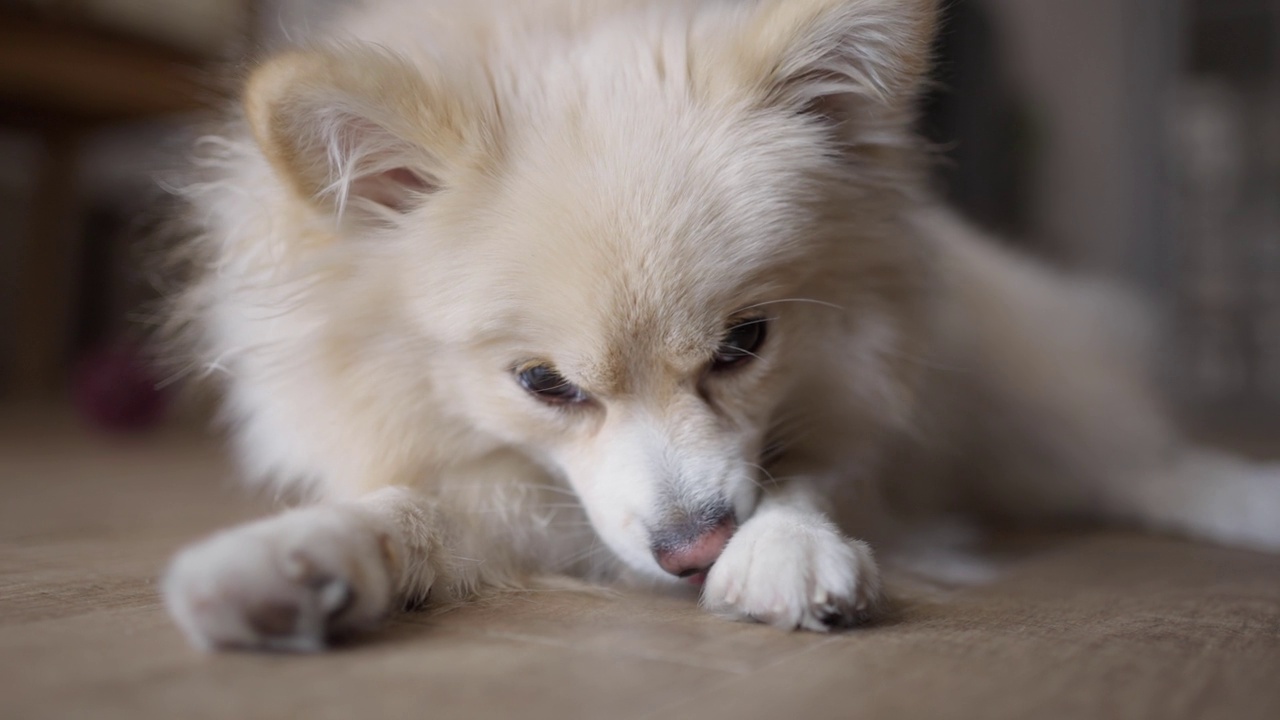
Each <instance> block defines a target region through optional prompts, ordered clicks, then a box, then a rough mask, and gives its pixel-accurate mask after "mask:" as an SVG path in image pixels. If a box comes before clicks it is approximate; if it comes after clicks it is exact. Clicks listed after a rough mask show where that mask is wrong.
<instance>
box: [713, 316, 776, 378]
mask: <svg viewBox="0 0 1280 720" xmlns="http://www.w3.org/2000/svg"><path fill="white" fill-rule="evenodd" d="M768 328H769V320H768V318H751V319H748V320H742V321H739V322H737V323H734V324H733V325H730V326H729V329H728V331H726V332H725V336H724V340H721V341H720V347H718V348H716V354H715V356H714V357H713V358H712V360H711V369H712V370H713V371H720V370H728V369H730V368H734V367H737V366H739V365H742V364H743V363H745V362H747V361H748V360H751V359H752V358H757V357H759V355H756V351H757V350H759V349H760V347H761V346H762V345H764V339H765V335H766V334H767V331H768Z"/></svg>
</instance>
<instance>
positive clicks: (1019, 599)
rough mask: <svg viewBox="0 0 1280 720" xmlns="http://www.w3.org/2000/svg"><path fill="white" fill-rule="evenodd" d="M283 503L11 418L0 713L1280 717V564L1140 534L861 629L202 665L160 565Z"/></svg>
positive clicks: (204, 454) (384, 646)
mask: <svg viewBox="0 0 1280 720" xmlns="http://www.w3.org/2000/svg"><path fill="white" fill-rule="evenodd" d="M265 511H266V506H265V505H264V504H254V503H252V502H249V501H247V500H246V499H245V498H244V497H243V496H242V495H241V494H239V493H238V492H237V491H236V490H235V488H234V486H233V485H232V484H231V482H230V480H229V471H228V470H227V465H226V463H225V460H224V459H223V458H222V457H221V455H220V454H219V453H218V452H217V450H216V446H215V445H214V444H212V443H211V442H210V441H208V440H207V439H203V438H200V437H198V436H197V435H194V434H192V433H182V432H177V431H172V432H167V433H165V434H163V435H162V436H159V437H149V438H146V439H134V440H109V439H105V438H102V437H96V436H93V435H90V434H88V433H86V432H84V431H82V430H78V429H77V428H76V426H75V424H74V423H71V422H69V421H67V420H66V419H65V418H63V417H60V416H58V415H48V414H38V413H31V412H26V413H13V412H11V413H9V414H7V415H6V416H4V419H3V420H0V717H3V718H9V719H12V718H80V717H84V718H130V719H133V720H137V719H140V718H166V719H168V718H205V717H208V718H236V719H240V718H258V717H272V718H276V717H278V718H344V719H347V718H358V719H363V718H375V717H415V718H467V719H469V720H483V719H484V718H521V719H522V720H539V719H540V718H609V719H612V718H643V717H653V718H685V717H689V718H701V719H705V720H716V719H718V718H757V717H759V718H804V719H806V720H808V719H811V718H860V717H866V718H898V717H904V718H975V719H978V718H981V719H983V720H990V719H995V718H1050V719H1052V718H1082V719H1083V718H1089V719H1101V718H1158V719H1160V720H1172V719H1175V718H1224V719H1225V718H1230V719H1232V720H1240V719H1242V718H1266V719H1268V720H1275V719H1276V718H1280V558H1277V557H1269V556H1266V555H1260V554H1253V553H1246V552H1236V551H1229V550H1223V549H1216V548H1209V547H1201V546H1196V545H1191V544H1187V543H1182V542H1178V541H1172V540H1164V539H1156V538H1148V537H1142V536H1137V535H1131V534H1094V535H1085V536H1072V537H1066V538H1058V539H1056V540H1052V541H1045V542H1039V543H1035V544H1034V549H1033V550H1030V551H1028V552H1025V553H1023V554H1022V555H1020V556H1019V557H1017V558H1016V559H1013V560H1011V561H1010V562H1009V564H1008V567H1007V569H1006V571H1005V573H1004V574H1003V576H1002V577H1001V579H999V580H998V581H996V582H995V583H994V584H991V585H988V586H986V587H982V588H980V589H968V590H962V591H956V592H954V593H952V594H950V595H949V596H946V597H945V598H941V599H936V600H933V601H928V602H924V601H917V602H914V603H910V604H904V605H903V606H902V607H900V608H899V610H898V611H897V612H896V613H895V615H894V616H893V617H892V618H890V619H889V620H887V621H886V622H883V623H881V624H880V625H878V626H876V627H872V628H866V629H862V630H858V631H854V632H851V633H848V634H845V635H840V636H821V635H802V634H784V633H780V632H777V631H774V630H771V629H769V628H764V627H759V626H753V625H747V624H733V623H726V622H723V621H720V620H717V619H714V618H709V617H705V616H703V615H702V614H700V613H699V612H697V610H696V608H694V607H692V606H691V605H690V604H688V603H685V602H682V601H680V600H676V599H670V598H651V597H640V596H633V597H618V598H609V597H591V596H583V595H579V594H575V593H566V592H554V591H548V592H541V593H529V594H525V595H521V596H518V597H512V598H507V599H504V600H501V601H496V602H493V603H490V604H488V605H486V606H484V607H473V608H468V609H464V610H458V611H455V612H451V613H446V614H443V615H436V616H432V615H430V614H415V615H406V616H403V617H401V618H399V619H398V620H396V621H395V622H394V623H393V624H392V625H391V626H390V627H389V628H387V629H386V630H385V631H384V632H382V633H380V634H379V635H377V636H376V637H373V638H369V639H368V641H367V642H363V643H360V644H357V645H353V646H350V647H347V648H344V649H342V650H340V651H337V652H333V653H330V654H327V655H320V656H312V657H282V656H259V655H243V654H241V655H220V656H202V655H199V654H197V653H195V652H193V651H191V650H190V649H188V648H187V646H186V645H185V644H184V643H183V641H182V639H181V638H180V637H179V636H178V633H177V632H176V631H175V630H174V628H173V627H172V626H171V625H170V623H169V621H168V618H167V617H166V616H165V614H164V612H163V610H162V608H161V607H160V603H159V601H158V599H157V597H156V594H155V577H156V573H157V570H158V569H159V568H160V567H161V566H162V564H163V562H164V561H165V559H166V558H167V557H168V555H169V554H170V552H171V551H172V550H173V549H174V548H175V547H176V546H178V545H179V544H180V543H182V542H185V541H187V540H190V539H193V538H195V537H197V536H199V535H201V534H203V533H205V532H207V531H209V530H212V529H215V528H217V527H220V526H222V525H225V524H227V523H230V522H232V521H235V520H237V519H241V518H247V517H251V516H253V515H255V514H259V513H262V512H265Z"/></svg>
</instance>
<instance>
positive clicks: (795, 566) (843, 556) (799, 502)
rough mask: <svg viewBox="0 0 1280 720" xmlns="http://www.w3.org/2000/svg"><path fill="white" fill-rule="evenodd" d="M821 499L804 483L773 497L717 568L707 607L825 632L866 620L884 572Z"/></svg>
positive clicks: (704, 596)
mask: <svg viewBox="0 0 1280 720" xmlns="http://www.w3.org/2000/svg"><path fill="white" fill-rule="evenodd" d="M819 497H821V496H820V494H819V493H818V492H817V491H816V490H815V489H814V488H813V487H812V486H809V485H807V484H804V483H799V482H793V483H792V484H790V485H788V486H787V487H786V488H784V489H782V490H780V491H779V492H777V493H773V494H770V495H768V496H766V497H765V498H764V499H763V500H762V501H761V504H760V507H759V508H758V509H757V511H756V513H755V514H754V515H752V516H751V518H750V519H749V520H747V522H745V523H744V524H743V525H742V527H741V528H740V529H739V530H738V532H737V533H736V534H735V535H734V536H733V538H732V539H731V540H730V541H729V545H728V546H727V547H726V548H725V550H724V553H723V554H722V555H721V556H720V558H719V559H718V560H717V561H716V563H715V565H713V566H712V567H711V570H710V572H709V573H708V574H707V581H706V586H705V587H704V588H703V593H702V603H703V606H704V607H706V608H707V609H708V610H710V611H712V612H714V613H717V614H721V615H726V616H729V617H734V618H741V619H751V620H757V621H760V622H765V623H769V624H770V625H775V626H778V627H782V628H788V629H795V628H803V629H806V630H816V631H820V632H821V631H826V630H830V629H832V628H842V627H850V626H853V625H856V624H858V623H860V622H863V621H865V620H866V619H867V618H868V617H869V616H870V615H871V612H872V610H873V609H874V606H875V604H876V603H877V601H878V600H879V598H880V574H879V570H878V569H877V568H876V563H875V560H874V559H873V558H872V555H871V549H870V548H869V547H868V546H867V544H866V543H863V542H860V541H858V540H851V539H849V538H847V537H845V536H844V535H842V534H841V533H840V530H839V529H838V528H837V527H836V525H835V524H834V523H833V522H832V521H831V520H830V519H828V518H827V516H826V515H824V514H823V513H822V512H821V510H820V509H819V507H820V502H819V500H818V498H819Z"/></svg>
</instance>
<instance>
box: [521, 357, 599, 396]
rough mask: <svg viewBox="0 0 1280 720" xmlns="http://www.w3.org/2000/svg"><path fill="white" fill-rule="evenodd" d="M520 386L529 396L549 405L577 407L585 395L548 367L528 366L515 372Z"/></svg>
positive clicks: (580, 389)
mask: <svg viewBox="0 0 1280 720" xmlns="http://www.w3.org/2000/svg"><path fill="white" fill-rule="evenodd" d="M516 378H517V379H518V380H519V381H520V386H521V387H523V388H524V389H525V390H527V391H529V394H530V395H533V396H534V397H536V398H538V399H539V400H541V401H543V402H545V403H548V404H551V405H577V404H579V403H583V402H586V401H587V394H586V393H585V392H583V391H582V388H580V387H578V386H577V385H574V384H573V383H571V382H569V381H568V380H565V379H564V376H563V375H561V374H560V373H558V372H556V370H555V368H553V367H551V366H550V365H529V366H526V367H523V368H521V369H519V370H517V371H516Z"/></svg>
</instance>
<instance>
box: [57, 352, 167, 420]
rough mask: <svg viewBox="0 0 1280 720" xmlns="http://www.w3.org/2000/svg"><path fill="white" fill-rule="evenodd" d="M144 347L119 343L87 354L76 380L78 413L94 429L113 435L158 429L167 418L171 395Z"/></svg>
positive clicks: (74, 390)
mask: <svg viewBox="0 0 1280 720" xmlns="http://www.w3.org/2000/svg"><path fill="white" fill-rule="evenodd" d="M158 385H159V377H158V375H157V373H156V371H155V369H154V365H153V361H152V358H151V356H150V355H149V354H148V353H147V352H146V350H145V349H144V347H143V345H142V344H141V343H139V342H136V341H131V340H118V341H115V342H112V343H108V344H106V345H104V346H101V347H99V348H96V349H94V350H92V351H90V352H89V353H87V354H86V355H85V356H84V357H83V358H82V359H81V361H80V363H79V364H78V365H77V367H76V369H75V375H74V377H73V385H72V392H73V400H74V402H75V406H76V409H77V410H78V411H79V412H80V413H81V414H82V415H83V416H84V417H86V418H87V419H88V420H89V421H91V422H92V423H93V424H94V425H96V426H98V427H99V428H101V429H104V430H109V431H112V432H138V431H142V430H146V429H148V428H151V427H154V426H155V425H156V424H157V423H158V422H159V421H160V419H161V417H162V416H163V414H164V410H165V407H166V406H167V402H166V400H167V395H166V393H165V392H164V391H163V390H162V389H160V388H159V387H158Z"/></svg>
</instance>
